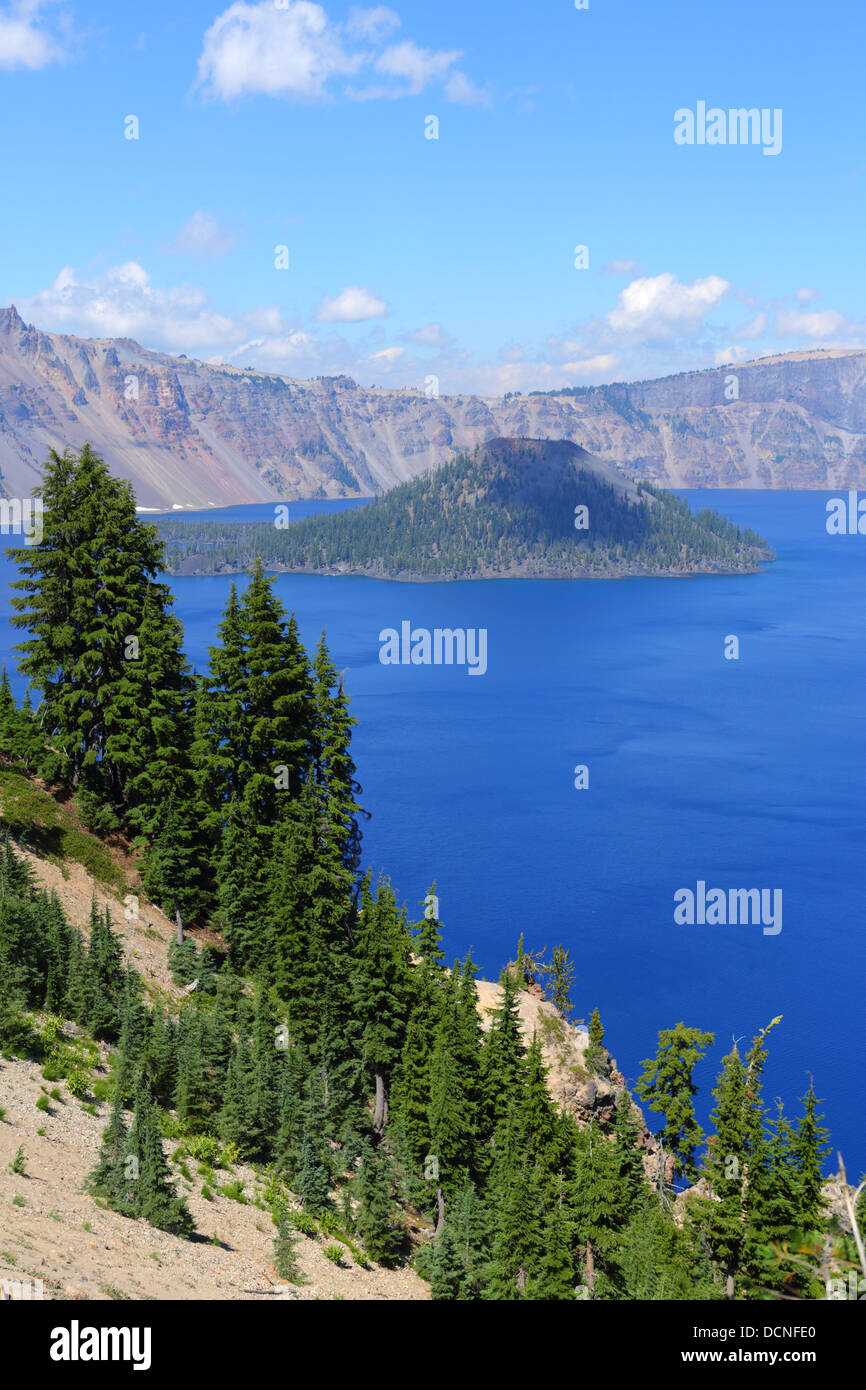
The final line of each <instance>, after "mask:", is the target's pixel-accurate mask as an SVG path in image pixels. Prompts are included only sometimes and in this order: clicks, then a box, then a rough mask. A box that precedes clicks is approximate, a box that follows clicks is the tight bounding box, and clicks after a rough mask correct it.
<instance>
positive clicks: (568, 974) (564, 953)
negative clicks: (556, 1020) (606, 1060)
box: [550, 946, 604, 1037]
mask: <svg viewBox="0 0 866 1390" xmlns="http://www.w3.org/2000/svg"><path fill="white" fill-rule="evenodd" d="M550 984H551V991H552V994H553V1005H554V1007H555V1008H556V1009H558V1010H559V1012H560V1013H561V1014H562V1016H563V1018H568V1017H569V1015H570V1014H571V1012H572V1010H573V1008H574V1005H573V1004H572V1002H571V990H572V987H573V985H574V963H573V961H572V959H571V952H570V951H569V950H568V949H567V948H566V947H565V946H556V947H555V948H554V952H553V956H552V959H551V965H550ZM595 1012H596V1013H598V1010H597V1009H596V1011H595ZM599 1022H601V1020H600V1019H599ZM603 1036H604V1035H603V1034H602V1037H603Z"/></svg>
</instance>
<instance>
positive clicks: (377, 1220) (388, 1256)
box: [355, 1143, 403, 1265]
mask: <svg viewBox="0 0 866 1390" xmlns="http://www.w3.org/2000/svg"><path fill="white" fill-rule="evenodd" d="M355 1183H356V1194H357V1198H358V1212H357V1216H356V1219H355V1230H356V1232H357V1234H358V1237H359V1239H360V1241H361V1243H362V1245H363V1246H364V1249H365V1250H366V1252H367V1254H368V1255H369V1256H370V1259H371V1260H375V1261H376V1263H377V1264H384V1265H391V1264H395V1263H396V1261H397V1258H398V1256H399V1254H400V1251H401V1249H402V1245H403V1231H402V1229H401V1227H400V1226H399V1224H398V1222H397V1209H396V1205H395V1202H394V1175H393V1172H392V1169H391V1163H390V1160H389V1158H388V1155H387V1152H386V1150H385V1148H384V1147H383V1146H380V1148H379V1150H378V1151H376V1152H374V1150H373V1148H372V1146H371V1145H370V1144H369V1143H365V1144H364V1146H363V1149H362V1152H361V1167H360V1169H359V1172H358V1176H357V1178H356V1180H355Z"/></svg>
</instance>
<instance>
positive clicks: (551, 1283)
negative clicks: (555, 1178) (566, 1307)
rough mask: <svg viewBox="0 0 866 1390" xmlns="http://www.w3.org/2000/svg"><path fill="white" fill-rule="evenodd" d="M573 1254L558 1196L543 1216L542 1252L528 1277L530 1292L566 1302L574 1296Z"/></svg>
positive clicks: (547, 1298)
mask: <svg viewBox="0 0 866 1390" xmlns="http://www.w3.org/2000/svg"><path fill="white" fill-rule="evenodd" d="M574 1288H575V1280H574V1258H573V1254H572V1250H571V1242H570V1239H569V1229H568V1222H567V1220H566V1217H565V1213H564V1210H563V1203H562V1201H561V1200H559V1199H557V1200H555V1201H554V1202H553V1203H552V1205H551V1207H550V1209H549V1211H548V1213H547V1216H546V1218H545V1222H544V1233H543V1237H542V1254H541V1257H540V1259H539V1260H538V1266H537V1273H536V1274H535V1275H534V1277H533V1278H532V1279H531V1280H530V1284H529V1296H530V1297H531V1298H534V1299H545V1300H556V1301H557V1302H566V1301H568V1300H571V1299H573V1298H574Z"/></svg>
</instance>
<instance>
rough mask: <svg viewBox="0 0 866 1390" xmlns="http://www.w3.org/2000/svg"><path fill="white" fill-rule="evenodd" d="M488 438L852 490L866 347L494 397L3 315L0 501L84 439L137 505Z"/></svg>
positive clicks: (759, 480)
mask: <svg viewBox="0 0 866 1390" xmlns="http://www.w3.org/2000/svg"><path fill="white" fill-rule="evenodd" d="M496 436H531V437H534V438H550V439H569V440H571V441H572V442H574V443H576V444H580V445H581V446H582V447H584V448H586V449H588V450H589V451H590V452H591V453H593V454H596V455H601V456H603V457H604V458H605V459H606V460H608V461H609V462H610V463H612V464H614V465H615V466H616V467H618V468H621V469H623V470H624V471H625V472H627V473H628V474H630V475H631V476H633V477H637V478H641V479H645V480H647V481H648V482H653V483H657V484H660V485H662V486H682V487H732V488H736V487H743V488H749V487H760V488H771V487H789V488H794V487H800V488H802V487H814V488H834V489H835V488H847V487H859V486H863V485H866V352H860V351H853V350H852V351H842V350H838V351H824V352H820V351H817V352H794V353H787V354H785V355H783V356H781V357H772V358H762V359H760V360H759V361H756V362H752V363H747V364H745V365H741V366H738V367H736V368H732V367H720V368H717V369H712V370H709V371H703V372H691V373H686V374H683V375H679V376H672V377H667V378H665V379H663V380H659V381H644V382H634V383H630V384H623V383H615V384H613V385H609V386H599V387H590V388H586V389H579V390H574V391H564V392H558V393H552V394H549V395H545V394H541V393H538V394H536V393H532V394H530V395H526V396H521V395H512V396H508V397H505V398H502V399H499V398H495V399H489V400H485V399H481V398H480V397H476V396H463V395H456V396H444V395H443V396H439V397H435V398H433V397H428V396H426V395H425V394H424V391H423V390H422V389H421V388H420V387H419V388H418V389H417V390H415V389H404V390H386V389H379V388H372V389H367V388H364V387H361V386H358V385H357V384H356V383H355V382H354V381H352V380H350V378H348V377H320V378H318V379H316V380H315V381H296V380H293V379H292V378H289V377H283V376H274V375H269V374H267V373H264V372H258V371H253V370H249V369H241V368H236V367H227V366H218V365H210V364H206V363H203V362H199V361H194V360H191V359H187V358H185V357H172V356H169V355H168V354H166V353H159V352H151V351H149V350H147V349H145V348H142V347H141V346H139V344H138V343H136V342H134V341H133V340H132V339H128V338H118V339H82V338H77V337H73V336H70V335H66V334H56V333H45V332H42V331H41V330H39V329H38V328H34V327H32V326H31V325H28V324H25V323H24V321H23V320H22V318H21V317H20V315H19V314H18V313H17V311H16V310H15V309H14V307H13V308H8V309H0V493H2V494H3V495H5V496H7V497H27V496H30V495H31V493H32V489H33V488H34V487H35V486H36V484H37V482H38V479H39V471H40V464H41V462H42V461H43V459H44V458H45V455H46V453H47V451H48V450H49V449H50V448H58V449H62V448H64V447H66V446H75V447H78V446H80V445H81V444H83V443H84V442H85V440H90V441H91V442H92V443H93V444H94V446H95V447H96V448H97V450H98V451H99V452H100V453H101V454H102V455H103V456H104V458H105V459H106V461H107V462H108V464H109V466H110V467H111V469H112V471H113V472H114V473H116V474H117V475H118V476H120V477H125V478H129V479H130V480H131V481H132V482H133V484H134V486H135V490H136V494H137V497H138V501H139V503H140V504H141V505H142V506H150V507H163V508H168V507H171V506H174V505H186V506H209V505H214V506H226V505H229V504H231V503H250V502H260V501H269V500H271V499H275V498H280V499H288V500H291V499H292V498H299V497H314V496H322V497H342V496H359V495H360V496H370V495H373V494H374V493H376V492H380V491H383V490H385V489H387V488H389V487H392V486H393V485H394V484H395V483H398V482H403V481H405V480H406V479H409V478H413V477H417V475H418V474H419V473H422V472H424V471H426V470H427V469H430V468H432V467H435V466H436V465H438V464H441V463H443V462H445V461H446V460H447V459H449V458H451V457H452V456H453V454H454V453H456V452H458V451H461V450H467V449H472V448H474V446H475V445H476V444H482V443H485V442H486V441H488V440H490V439H493V438H495V437H496Z"/></svg>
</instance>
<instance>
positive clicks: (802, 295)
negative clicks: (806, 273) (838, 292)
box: [797, 289, 824, 304]
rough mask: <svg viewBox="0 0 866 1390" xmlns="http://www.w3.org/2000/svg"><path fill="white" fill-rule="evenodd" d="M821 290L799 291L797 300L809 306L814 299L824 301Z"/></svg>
mask: <svg viewBox="0 0 866 1390" xmlns="http://www.w3.org/2000/svg"><path fill="white" fill-rule="evenodd" d="M823 297H824V296H823V295H822V294H821V291H820V290H807V289H801V290H798V291H797V298H798V300H799V301H800V303H801V304H808V303H809V302H810V301H811V300H813V299H823Z"/></svg>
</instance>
